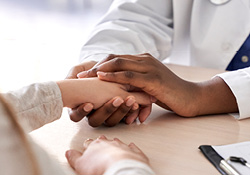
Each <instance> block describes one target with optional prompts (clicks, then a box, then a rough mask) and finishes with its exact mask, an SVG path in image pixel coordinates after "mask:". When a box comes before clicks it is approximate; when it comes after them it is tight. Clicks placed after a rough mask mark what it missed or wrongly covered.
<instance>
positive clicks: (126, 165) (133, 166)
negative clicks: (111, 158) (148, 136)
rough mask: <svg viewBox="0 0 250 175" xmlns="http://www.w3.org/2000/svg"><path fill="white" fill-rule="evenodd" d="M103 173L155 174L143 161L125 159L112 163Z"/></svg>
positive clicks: (122, 174)
mask: <svg viewBox="0 0 250 175" xmlns="http://www.w3.org/2000/svg"><path fill="white" fill-rule="evenodd" d="M103 175H155V173H154V172H153V170H152V169H151V168H150V167H149V166H148V165H146V164H145V163H142V162H139V161H136V160H131V159H125V160H120V161H118V162H116V163H114V164H113V165H112V166H111V167H109V168H108V169H107V170H106V172H105V173H104V174H103Z"/></svg>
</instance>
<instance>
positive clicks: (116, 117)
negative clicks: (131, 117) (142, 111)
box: [105, 96, 135, 126]
mask: <svg viewBox="0 0 250 175" xmlns="http://www.w3.org/2000/svg"><path fill="white" fill-rule="evenodd" d="M134 103H135V98H134V97H133V96H129V97H127V99H126V100H125V103H124V104H122V105H121V106H120V107H119V108H118V109H117V110H116V111H115V112H114V113H113V114H112V115H111V116H110V117H109V118H108V119H107V120H106V121H105V124H106V125H107V126H115V125H116V124H117V123H119V122H120V121H121V120H122V119H123V117H124V116H126V115H127V113H128V112H129V111H130V110H131V108H132V106H133V105H134Z"/></svg>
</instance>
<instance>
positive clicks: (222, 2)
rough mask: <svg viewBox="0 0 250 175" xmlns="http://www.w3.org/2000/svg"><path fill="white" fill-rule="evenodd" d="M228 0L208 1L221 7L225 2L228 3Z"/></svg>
mask: <svg viewBox="0 0 250 175" xmlns="http://www.w3.org/2000/svg"><path fill="white" fill-rule="evenodd" d="M229 1H230V0H210V2H212V3H213V4H215V5H222V4H225V3H227V2H229Z"/></svg>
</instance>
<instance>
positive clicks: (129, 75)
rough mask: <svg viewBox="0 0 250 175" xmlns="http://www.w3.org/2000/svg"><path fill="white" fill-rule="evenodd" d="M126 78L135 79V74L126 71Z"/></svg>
mask: <svg viewBox="0 0 250 175" xmlns="http://www.w3.org/2000/svg"><path fill="white" fill-rule="evenodd" d="M124 76H125V77H126V78H129V79H131V78H134V73H133V72H131V71H125V72H124Z"/></svg>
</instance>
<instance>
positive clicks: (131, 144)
mask: <svg viewBox="0 0 250 175" xmlns="http://www.w3.org/2000/svg"><path fill="white" fill-rule="evenodd" d="M128 147H129V148H130V149H131V150H132V151H134V152H136V153H143V152H142V150H141V149H140V148H139V147H138V146H136V145H135V144H134V143H133V142H131V143H130V144H129V145H128ZM143 154H144V153H143Z"/></svg>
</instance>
